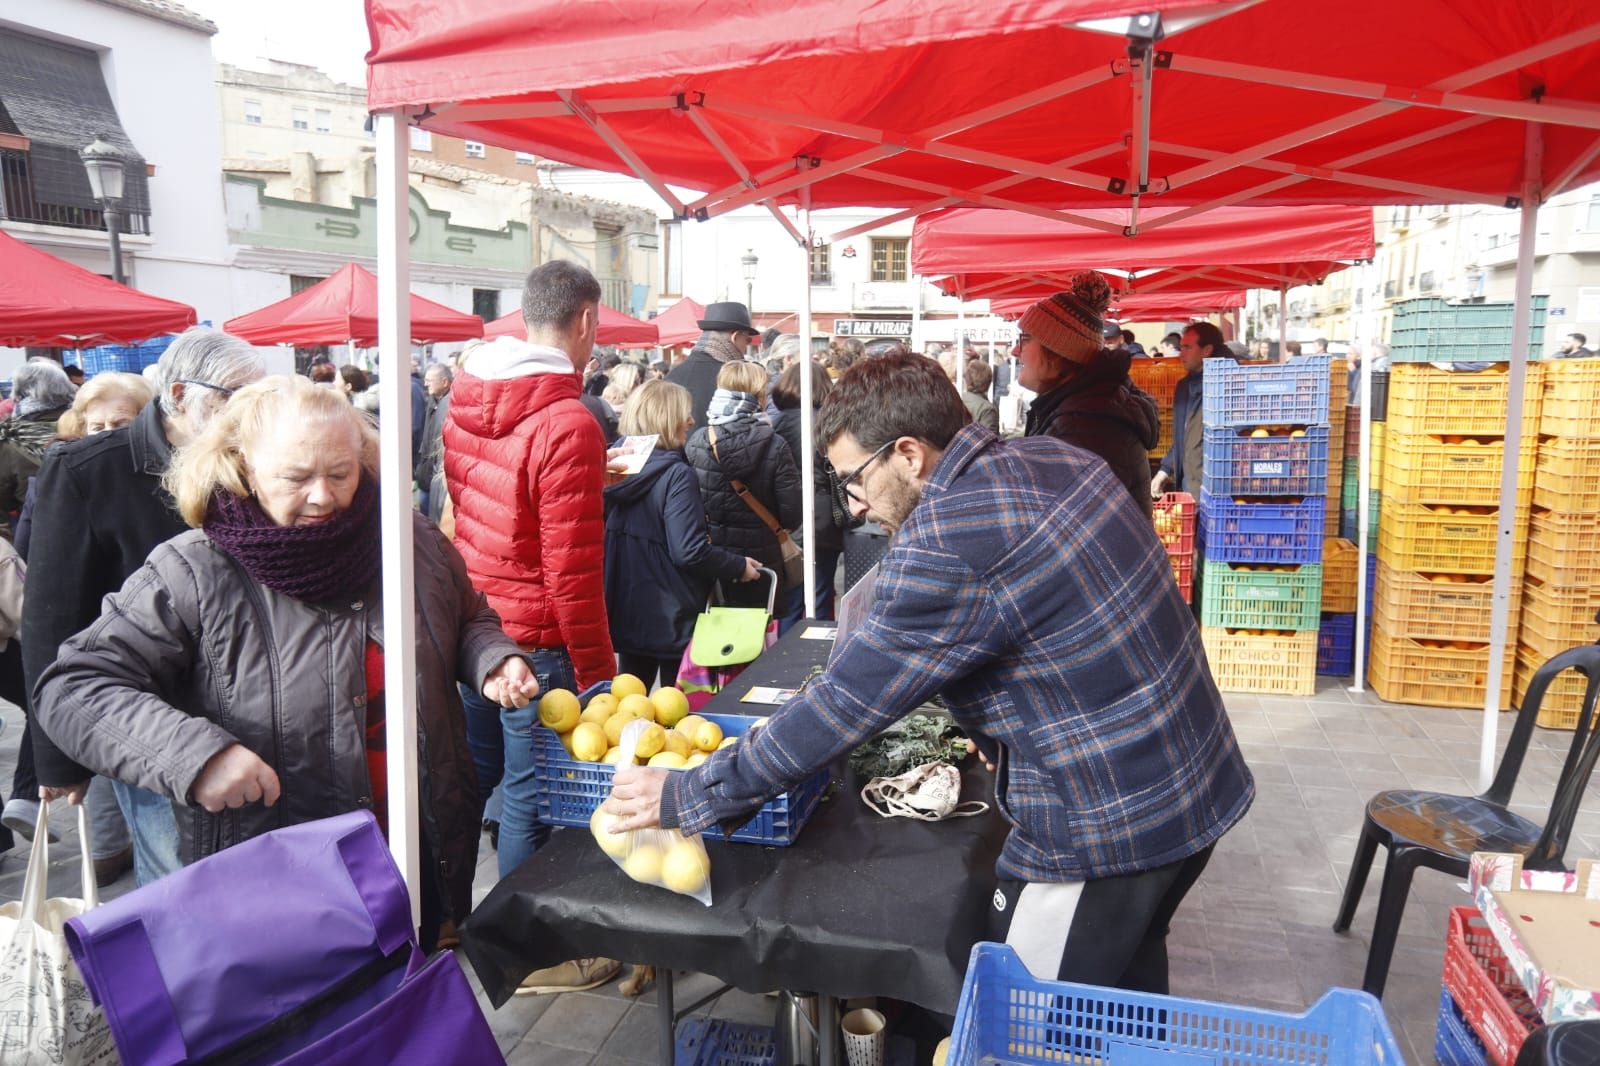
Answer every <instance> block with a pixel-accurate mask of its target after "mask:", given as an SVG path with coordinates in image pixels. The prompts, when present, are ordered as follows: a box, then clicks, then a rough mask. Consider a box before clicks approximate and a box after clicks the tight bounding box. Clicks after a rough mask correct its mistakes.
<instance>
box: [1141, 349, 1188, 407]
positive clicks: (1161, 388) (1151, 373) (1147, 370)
mask: <svg viewBox="0 0 1600 1066" xmlns="http://www.w3.org/2000/svg"><path fill="white" fill-rule="evenodd" d="M1187 374H1188V371H1186V370H1184V369H1183V363H1182V362H1181V361H1180V360H1177V359H1135V360H1134V361H1133V364H1132V365H1131V366H1129V367H1128V377H1129V378H1131V379H1132V380H1133V383H1134V384H1135V385H1137V386H1139V388H1141V389H1143V390H1144V391H1145V392H1148V393H1149V394H1150V396H1151V398H1152V399H1154V400H1155V401H1156V406H1157V407H1158V408H1160V409H1161V410H1162V411H1165V412H1166V413H1167V418H1168V419H1169V420H1170V419H1171V417H1172V396H1173V393H1174V392H1176V391H1177V388H1178V382H1180V381H1182V380H1183V379H1184V377H1185V376H1187Z"/></svg>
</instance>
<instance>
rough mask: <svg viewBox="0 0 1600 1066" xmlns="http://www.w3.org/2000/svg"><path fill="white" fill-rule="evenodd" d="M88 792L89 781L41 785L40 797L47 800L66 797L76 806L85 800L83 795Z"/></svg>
mask: <svg viewBox="0 0 1600 1066" xmlns="http://www.w3.org/2000/svg"><path fill="white" fill-rule="evenodd" d="M88 792H89V782H87V781H80V782H78V783H77V784H76V785H64V786H61V787H57V786H55V785H40V786H39V798H40V799H42V800H46V801H49V800H59V799H64V800H66V801H67V802H68V803H70V804H71V805H72V806H74V807H76V806H78V805H79V804H80V803H82V802H83V797H84V796H85V795H87V794H88Z"/></svg>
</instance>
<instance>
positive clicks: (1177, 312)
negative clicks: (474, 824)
mask: <svg viewBox="0 0 1600 1066" xmlns="http://www.w3.org/2000/svg"><path fill="white" fill-rule="evenodd" d="M1244 297H1245V291H1244V290H1243V289H1233V290H1231V291H1217V292H1185V293H1176V294H1174V295H1172V296H1168V295H1167V294H1166V293H1164V292H1157V293H1149V294H1142V293H1130V294H1128V295H1127V296H1123V297H1121V298H1120V299H1118V300H1115V301H1113V302H1112V305H1111V312H1110V314H1109V315H1108V317H1110V318H1112V319H1115V320H1116V321H1118V322H1122V323H1127V322H1186V321H1190V320H1192V319H1196V318H1204V317H1205V316H1206V315H1209V314H1213V313H1215V312H1219V311H1234V310H1237V309H1239V308H1241V307H1243V306H1244ZM1040 299H1042V297H1040V296H1006V297H1001V298H999V299H993V300H990V301H989V310H990V311H991V312H993V313H994V314H997V315H999V316H1000V317H1002V318H1020V317H1022V313H1023V312H1024V311H1026V310H1027V309H1028V308H1030V307H1032V306H1033V305H1034V304H1035V303H1037V302H1038V301H1039V300H1040Z"/></svg>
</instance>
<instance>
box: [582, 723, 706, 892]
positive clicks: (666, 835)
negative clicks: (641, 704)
mask: <svg viewBox="0 0 1600 1066" xmlns="http://www.w3.org/2000/svg"><path fill="white" fill-rule="evenodd" d="M653 724H654V723H651V722H646V721H638V720H636V721H632V722H629V723H628V724H627V725H625V726H624V727H623V728H622V731H621V733H620V735H619V737H618V742H617V748H618V760H617V765H618V766H627V765H629V764H631V763H632V762H633V760H634V756H635V753H636V751H637V750H638V746H639V743H640V741H641V739H643V738H645V737H646V736H647V735H650V734H648V730H649V728H650V727H651V726H652V725H653ZM659 728H660V727H659V726H656V729H657V730H659ZM612 821H613V818H612V816H611V815H609V814H606V813H605V812H604V811H603V810H602V809H600V808H598V807H597V808H595V812H594V814H593V815H592V816H591V817H590V819H589V831H590V833H592V834H593V835H594V839H595V842H596V843H597V844H599V845H600V850H601V851H603V852H605V853H606V854H607V855H609V856H611V861H612V862H614V863H616V864H617V865H618V866H620V867H622V872H623V873H625V874H627V875H628V876H629V877H631V878H633V879H634V880H635V881H638V882H639V883H640V884H645V885H658V886H660V887H661V888H665V889H667V890H668V891H670V892H676V893H678V894H679V895H681V896H691V897H693V898H694V899H697V900H699V901H700V902H701V903H703V904H705V905H706V906H707V907H709V906H711V856H709V855H707V854H706V845H705V842H704V841H703V840H701V839H700V834H698V833H696V834H694V835H693V836H688V835H685V834H683V833H680V832H678V831H677V830H676V829H635V830H633V831H632V832H627V833H613V832H611V823H612Z"/></svg>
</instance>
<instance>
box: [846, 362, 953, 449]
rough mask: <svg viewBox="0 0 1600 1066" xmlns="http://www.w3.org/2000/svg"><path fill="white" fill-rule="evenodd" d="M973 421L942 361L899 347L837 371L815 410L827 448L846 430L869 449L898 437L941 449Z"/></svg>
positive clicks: (946, 446) (860, 444)
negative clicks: (831, 386) (893, 352)
mask: <svg viewBox="0 0 1600 1066" xmlns="http://www.w3.org/2000/svg"><path fill="white" fill-rule="evenodd" d="M888 397H893V401H892V402H885V400H886V398H888ZM970 421H972V416H971V415H970V414H968V413H967V405H966V404H964V403H962V402H961V394H960V393H958V392H956V387H955V385H953V384H951V382H950V379H949V378H947V377H945V376H944V371H943V370H941V369H939V364H938V363H936V362H934V361H933V360H932V359H926V358H924V357H922V356H920V355H909V354H906V353H903V352H900V353H896V354H894V355H885V356H880V357H879V358H877V359H864V360H862V361H860V362H858V363H856V364H855V365H854V366H852V367H851V368H850V369H849V370H846V371H845V372H844V373H843V374H841V375H839V380H838V381H836V382H834V383H833V391H832V392H831V393H829V394H828V399H827V401H826V402H824V403H823V405H822V410H821V411H819V412H818V413H817V443H818V444H819V445H821V446H822V447H824V448H826V447H827V446H828V445H830V444H832V443H833V442H834V441H836V440H838V439H839V438H840V437H842V436H844V435H845V434H846V433H848V434H850V436H851V437H853V438H855V442H856V444H858V445H859V446H860V447H862V448H864V449H866V450H867V451H876V450H877V449H878V448H881V447H883V446H884V445H885V444H887V443H889V442H890V441H892V440H898V439H899V438H900V437H915V438H916V439H918V440H921V441H925V442H927V443H928V444H931V445H933V446H934V447H935V448H940V449H943V448H948V447H949V446H950V439H951V438H952V437H954V436H955V435H956V434H957V433H958V432H960V430H961V427H962V426H965V425H966V424H967V423H968V422H970Z"/></svg>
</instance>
